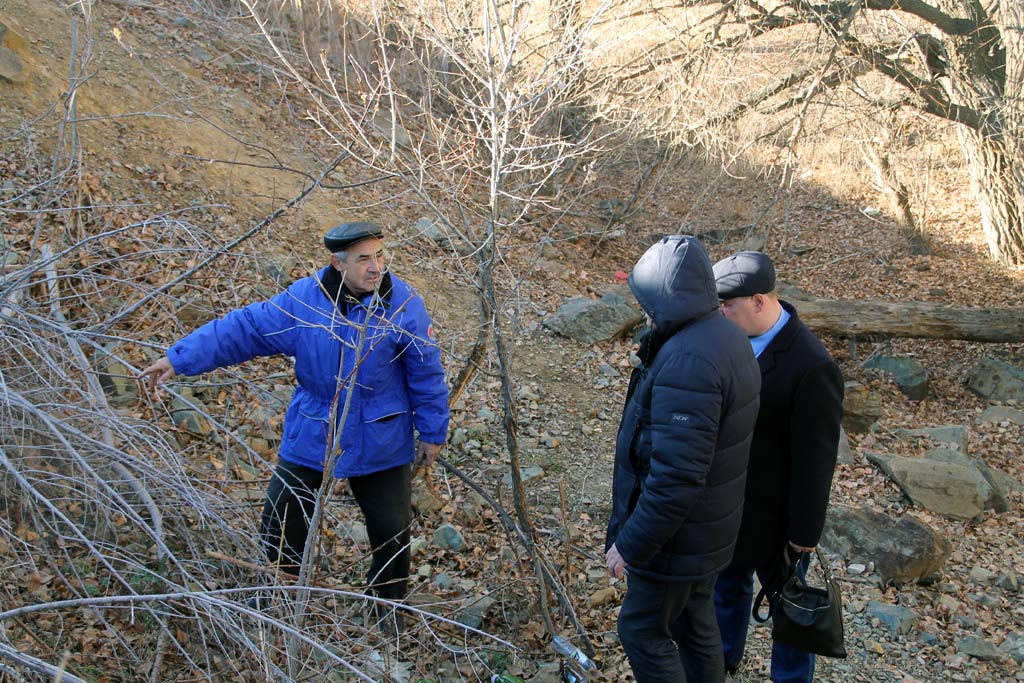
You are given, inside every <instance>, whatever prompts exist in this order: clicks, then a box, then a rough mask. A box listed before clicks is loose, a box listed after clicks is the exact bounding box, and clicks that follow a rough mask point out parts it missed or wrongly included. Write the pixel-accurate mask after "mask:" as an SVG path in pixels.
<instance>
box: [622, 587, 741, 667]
mask: <svg viewBox="0 0 1024 683" xmlns="http://www.w3.org/2000/svg"><path fill="white" fill-rule="evenodd" d="M714 586H715V577H714V576H712V577H710V578H707V579H703V580H701V581H695V582H692V583H671V582H667V581H655V580H652V579H647V578H644V577H642V576H639V575H637V574H628V577H627V585H626V597H625V599H624V600H623V601H622V609H621V610H620V611H619V640H620V641H621V642H622V649H623V650H625V651H626V656H627V657H628V658H629V664H630V666H631V667H632V668H633V676H634V677H635V678H636V680H637V683H686V682H687V681H689V683H722V681H724V680H725V666H724V664H723V663H722V639H721V637H720V636H719V633H718V622H717V621H716V619H715V603H714Z"/></svg>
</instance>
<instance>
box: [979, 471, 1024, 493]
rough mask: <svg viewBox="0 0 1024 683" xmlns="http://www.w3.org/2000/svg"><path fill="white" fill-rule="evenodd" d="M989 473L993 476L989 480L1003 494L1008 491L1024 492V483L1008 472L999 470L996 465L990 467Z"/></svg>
mask: <svg viewBox="0 0 1024 683" xmlns="http://www.w3.org/2000/svg"><path fill="white" fill-rule="evenodd" d="M988 474H989V475H990V477H991V478H990V479H989V482H990V483H993V485H994V486H995V487H996V488H998V489H999V490H1000V491H1002V493H1003V495H1006V494H1008V493H1024V484H1021V483H1020V482H1019V481H1017V480H1016V479H1014V478H1013V477H1011V476H1010V475H1009V474H1007V473H1006V472H1003V471H1002V470H997V469H996V468H995V467H989V468H988Z"/></svg>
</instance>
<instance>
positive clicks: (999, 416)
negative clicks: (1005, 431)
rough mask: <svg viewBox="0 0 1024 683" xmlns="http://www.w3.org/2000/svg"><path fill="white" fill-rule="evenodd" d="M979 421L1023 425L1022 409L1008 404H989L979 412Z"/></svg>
mask: <svg viewBox="0 0 1024 683" xmlns="http://www.w3.org/2000/svg"><path fill="white" fill-rule="evenodd" d="M978 421H979V422H994V423H1002V422H1009V423H1010V424H1015V425H1018V426H1020V427H1024V410H1017V409H1016V408H1011V407H1010V406H989V407H988V408H985V410H984V411H983V412H982V413H981V416H980V417H979V418H978Z"/></svg>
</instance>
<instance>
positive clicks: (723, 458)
mask: <svg viewBox="0 0 1024 683" xmlns="http://www.w3.org/2000/svg"><path fill="white" fill-rule="evenodd" d="M629 286H630V288H631V289H632V291H633V294H634V295H635V296H636V299H637V301H638V302H639V303H640V305H641V306H642V307H643V309H644V311H645V312H646V313H647V316H648V318H649V321H650V323H651V328H652V329H651V331H650V332H649V333H648V334H647V335H646V336H645V337H644V338H643V340H642V342H641V344H640V351H639V356H640V360H641V364H640V366H639V367H637V368H636V369H635V370H634V371H633V374H632V376H631V377H630V381H629V389H628V391H627V394H626V405H625V408H624V409H623V412H622V423H621V424H620V426H619V432H618V438H617V441H616V447H615V474H614V478H613V482H612V516H611V520H610V522H609V524H608V536H607V539H606V542H605V547H606V553H605V557H606V560H607V565H608V570H609V571H610V572H611V574H612V575H613V576H615V577H617V578H618V577H621V576H622V574H623V572H626V573H627V574H628V580H627V581H628V582H627V589H626V597H625V599H624V600H623V603H622V609H621V610H620V612H619V623H618V632H619V639H620V640H621V641H622V646H623V649H624V650H625V651H626V656H627V657H629V662H630V665H631V666H632V668H633V674H634V676H635V677H636V680H637V683H653V682H655V681H657V682H659V683H661V682H665V683H668V682H672V683H682V682H683V681H687V680H689V681H691V683H720V682H721V681H723V680H724V678H725V670H724V665H723V661H722V644H721V639H720V637H719V632H718V625H717V623H716V621H715V608H714V602H713V600H712V592H713V587H714V582H715V576H716V575H717V574H718V572H719V571H721V570H722V569H724V568H725V567H726V566H727V565H728V564H729V560H730V558H731V557H732V552H733V545H734V544H735V542H736V532H737V531H738V530H739V527H740V518H741V513H742V506H743V490H744V485H745V482H746V471H747V454H748V451H749V450H750V439H751V433H752V431H753V429H754V422H755V420H756V418H757V409H758V391H759V389H760V387H761V378H760V372H759V371H758V368H757V361H756V360H755V359H754V354H753V353H752V352H751V350H750V343H749V342H747V340H746V337H745V336H744V335H743V333H741V332H740V331H739V330H738V329H737V328H736V327H735V326H734V325H732V323H730V322H729V321H728V320H726V319H725V318H723V317H722V316H721V314H720V313H719V312H718V295H717V293H716V292H715V282H714V278H713V277H712V271H711V261H710V260H709V259H708V255H707V252H706V251H705V250H704V247H703V245H702V244H701V243H700V242H699V241H698V240H697V239H695V238H693V237H687V236H673V237H666V238H664V239H662V240H661V241H660V242H658V243H657V244H655V245H654V246H652V247H651V248H650V249H648V250H647V252H646V253H645V254H644V255H643V256H642V257H641V258H640V260H639V261H638V262H637V264H636V266H635V267H634V268H633V272H632V273H631V274H630V276H629Z"/></svg>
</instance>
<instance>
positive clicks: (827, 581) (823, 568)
mask: <svg viewBox="0 0 1024 683" xmlns="http://www.w3.org/2000/svg"><path fill="white" fill-rule="evenodd" d="M814 554H815V555H817V556H818V566H819V567H821V573H822V574H824V575H825V584H826V585H827V584H830V583H832V572H830V571H829V569H828V564H827V563H826V562H825V558H824V557H822V555H821V551H820V550H818V548H817V546H815V548H814Z"/></svg>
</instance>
